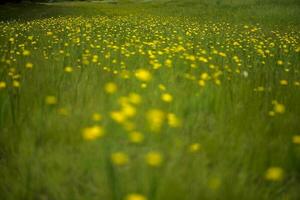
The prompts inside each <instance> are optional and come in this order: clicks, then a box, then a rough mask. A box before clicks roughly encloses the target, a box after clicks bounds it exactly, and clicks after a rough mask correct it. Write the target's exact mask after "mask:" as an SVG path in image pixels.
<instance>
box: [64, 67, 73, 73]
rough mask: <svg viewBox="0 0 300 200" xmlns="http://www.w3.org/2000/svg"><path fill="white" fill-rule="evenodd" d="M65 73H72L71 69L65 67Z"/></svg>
mask: <svg viewBox="0 0 300 200" xmlns="http://www.w3.org/2000/svg"><path fill="white" fill-rule="evenodd" d="M65 72H67V73H71V72H73V68H72V67H70V66H67V67H65Z"/></svg>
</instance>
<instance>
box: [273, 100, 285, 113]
mask: <svg viewBox="0 0 300 200" xmlns="http://www.w3.org/2000/svg"><path fill="white" fill-rule="evenodd" d="M274 111H275V112H276V113H279V114H282V113H284V112H285V106H284V105H283V104H281V103H275V104H274Z"/></svg>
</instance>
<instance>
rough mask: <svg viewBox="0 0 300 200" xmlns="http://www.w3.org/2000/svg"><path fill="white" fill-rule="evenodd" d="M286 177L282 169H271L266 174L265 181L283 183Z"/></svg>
mask: <svg viewBox="0 0 300 200" xmlns="http://www.w3.org/2000/svg"><path fill="white" fill-rule="evenodd" d="M283 176H284V171H283V169H282V168H280V167H270V168H269V169H268V170H267V171H266V174H265V179H266V180H268V181H281V180H282V179H283Z"/></svg>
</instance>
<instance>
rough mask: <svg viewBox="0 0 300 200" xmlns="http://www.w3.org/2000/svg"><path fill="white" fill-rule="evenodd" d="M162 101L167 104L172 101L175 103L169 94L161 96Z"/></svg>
mask: <svg viewBox="0 0 300 200" xmlns="http://www.w3.org/2000/svg"><path fill="white" fill-rule="evenodd" d="M161 99H162V100H163V101H164V102H167V103H170V102H171V101H173V97H172V95H171V94H169V93H164V94H162V95H161Z"/></svg>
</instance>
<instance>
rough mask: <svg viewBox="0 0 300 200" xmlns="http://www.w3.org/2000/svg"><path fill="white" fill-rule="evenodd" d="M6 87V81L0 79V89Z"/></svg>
mask: <svg viewBox="0 0 300 200" xmlns="http://www.w3.org/2000/svg"><path fill="white" fill-rule="evenodd" d="M3 88H6V83H5V82H4V81H0V89H3Z"/></svg>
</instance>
